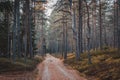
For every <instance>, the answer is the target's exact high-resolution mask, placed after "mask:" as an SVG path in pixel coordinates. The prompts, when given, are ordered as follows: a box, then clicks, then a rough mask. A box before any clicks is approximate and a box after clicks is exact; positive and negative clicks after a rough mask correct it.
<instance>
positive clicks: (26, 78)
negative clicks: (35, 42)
mask: <svg viewBox="0 0 120 80" xmlns="http://www.w3.org/2000/svg"><path fill="white" fill-rule="evenodd" d="M42 60H43V59H42V57H40V56H36V57H35V58H34V59H26V62H25V59H24V58H20V59H16V61H15V62H13V61H12V60H11V59H8V58H5V57H0V80H35V79H34V78H35V75H36V74H35V71H34V70H35V69H36V66H37V65H38V64H39V63H41V62H42Z"/></svg>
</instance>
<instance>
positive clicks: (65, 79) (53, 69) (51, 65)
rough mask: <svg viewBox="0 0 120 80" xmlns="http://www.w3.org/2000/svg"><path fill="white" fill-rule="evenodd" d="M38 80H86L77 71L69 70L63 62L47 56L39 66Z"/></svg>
mask: <svg viewBox="0 0 120 80" xmlns="http://www.w3.org/2000/svg"><path fill="white" fill-rule="evenodd" d="M36 80H86V79H84V78H82V77H80V76H79V74H78V73H77V72H76V71H75V70H69V69H68V68H66V67H65V66H64V64H63V62H62V61H61V60H59V59H57V58H55V57H53V56H51V55H49V54H47V56H46V58H45V60H44V61H43V63H41V64H40V65H38V76H37V78H36Z"/></svg>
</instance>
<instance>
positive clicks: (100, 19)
mask: <svg viewBox="0 0 120 80" xmlns="http://www.w3.org/2000/svg"><path fill="white" fill-rule="evenodd" d="M99 27H100V49H102V5H101V0H99Z"/></svg>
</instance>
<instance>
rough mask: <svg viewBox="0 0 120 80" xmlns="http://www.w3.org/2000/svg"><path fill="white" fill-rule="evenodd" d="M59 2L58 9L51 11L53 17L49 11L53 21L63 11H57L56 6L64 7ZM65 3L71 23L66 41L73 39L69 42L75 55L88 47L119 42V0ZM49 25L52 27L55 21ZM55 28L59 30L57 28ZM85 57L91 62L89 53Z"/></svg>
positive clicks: (106, 45) (111, 45)
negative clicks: (68, 7) (68, 6)
mask: <svg viewBox="0 0 120 80" xmlns="http://www.w3.org/2000/svg"><path fill="white" fill-rule="evenodd" d="M66 2H67V1H66ZM71 2H72V3H73V4H72V5H71ZM58 3H60V4H59V5H56V7H57V9H55V10H54V11H53V12H54V15H56V17H54V15H53V14H52V15H51V16H53V17H54V18H52V20H53V22H54V20H56V19H58V18H59V17H60V16H62V15H61V14H62V13H57V10H59V9H61V8H63V6H64V5H63V4H62V2H60V1H58ZM58 3H57V4H58ZM68 4H69V5H70V9H69V11H70V12H71V15H70V16H68V18H71V20H69V21H68V23H70V24H72V25H70V24H69V25H68V27H69V28H70V27H71V28H70V29H71V30H69V29H68V31H69V33H68V35H69V34H72V35H71V36H72V38H69V36H68V41H69V40H72V45H70V46H73V48H72V49H73V50H74V52H75V53H76V59H78V58H80V53H82V52H85V51H88V53H90V50H96V49H101V50H104V48H106V47H113V46H114V47H115V48H116V46H117V45H118V46H119V44H118V43H119V37H118V36H119V0H117V1H114V3H113V2H112V1H103V0H98V1H97V0H84V1H82V0H72V1H71V0H69V2H68ZM58 6H59V7H58ZM55 11H56V12H55ZM57 15H60V16H57ZM51 24H53V23H51ZM59 24H60V25H56V26H61V24H62V23H59ZM51 26H52V27H55V25H51ZM56 28H57V27H56ZM57 29H59V30H60V28H57ZM61 30H62V29H61ZM61 30H60V31H61ZM57 37H58V36H57ZM63 42H64V41H63ZM113 42H114V44H113ZM88 58H89V61H90V62H89V63H91V60H90V54H88Z"/></svg>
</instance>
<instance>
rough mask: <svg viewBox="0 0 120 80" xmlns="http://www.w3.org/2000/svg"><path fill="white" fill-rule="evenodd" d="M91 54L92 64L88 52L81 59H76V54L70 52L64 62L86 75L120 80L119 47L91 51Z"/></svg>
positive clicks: (106, 79)
mask: <svg viewBox="0 0 120 80" xmlns="http://www.w3.org/2000/svg"><path fill="white" fill-rule="evenodd" d="M91 56H92V64H88V58H87V52H86V53H83V54H81V58H82V60H80V61H76V59H75V55H74V54H69V55H68V59H67V60H65V61H64V62H65V63H66V64H69V65H70V66H71V67H72V68H74V69H77V70H78V71H79V72H81V73H83V74H85V75H86V76H94V77H96V78H98V80H120V76H119V75H120V69H119V68H120V52H119V51H117V49H112V48H109V49H106V50H97V51H91ZM96 80H97V79H96Z"/></svg>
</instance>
